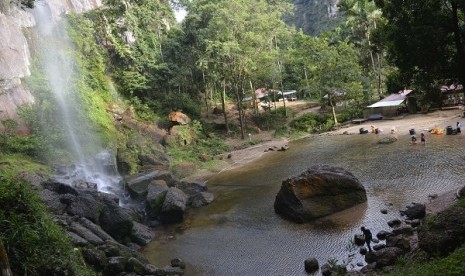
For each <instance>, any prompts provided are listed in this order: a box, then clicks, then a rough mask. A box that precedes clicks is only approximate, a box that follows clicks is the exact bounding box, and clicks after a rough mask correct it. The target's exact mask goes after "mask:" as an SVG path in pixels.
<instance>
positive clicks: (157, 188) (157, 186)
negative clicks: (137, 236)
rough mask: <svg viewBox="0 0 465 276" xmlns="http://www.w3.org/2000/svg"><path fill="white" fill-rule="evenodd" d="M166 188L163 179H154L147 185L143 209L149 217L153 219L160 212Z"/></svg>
mask: <svg viewBox="0 0 465 276" xmlns="http://www.w3.org/2000/svg"><path fill="white" fill-rule="evenodd" d="M168 189H169V188H168V185H167V184H166V182H165V181H164V180H154V181H153V182H151V183H150V185H149V186H148V188H147V197H146V199H145V207H146V208H145V209H146V211H147V216H148V217H149V219H155V218H157V217H158V215H159V214H160V212H161V208H162V206H163V202H164V201H165V196H166V193H167V192H168Z"/></svg>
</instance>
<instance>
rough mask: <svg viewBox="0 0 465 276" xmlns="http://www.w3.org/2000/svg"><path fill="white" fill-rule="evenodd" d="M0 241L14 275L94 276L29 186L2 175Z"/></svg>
mask: <svg viewBox="0 0 465 276" xmlns="http://www.w3.org/2000/svg"><path fill="white" fill-rule="evenodd" d="M2 172H3V171H2ZM0 239H1V240H2V241H3V244H4V246H5V248H6V251H7V254H8V257H9V261H10V265H11V269H12V270H13V273H14V274H16V275H94V273H93V272H92V271H91V270H90V269H89V268H87V267H86V265H85V263H84V261H83V259H82V255H81V254H80V252H79V251H78V250H75V249H74V248H73V246H72V244H71V242H70V240H69V238H68V237H67V236H66V234H65V233H64V232H63V230H62V229H61V228H60V227H59V226H58V225H56V224H55V223H54V222H53V220H52V219H51V218H50V217H49V215H48V213H47V212H46V209H45V206H44V205H43V204H42V203H41V201H40V199H39V197H38V196H37V195H36V194H35V193H34V192H33V191H32V189H31V188H30V187H29V185H27V184H25V183H22V182H17V181H12V180H10V179H8V178H7V177H5V175H3V173H2V174H1V175H0Z"/></svg>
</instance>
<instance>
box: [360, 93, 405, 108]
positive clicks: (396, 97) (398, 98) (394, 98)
mask: <svg viewBox="0 0 465 276" xmlns="http://www.w3.org/2000/svg"><path fill="white" fill-rule="evenodd" d="M412 91H413V90H410V89H409V90H402V91H399V92H398V93H396V94H391V95H389V96H387V97H386V98H384V99H382V100H381V101H379V102H376V103H374V104H372V105H369V106H367V107H369V108H375V107H384V106H398V105H400V104H401V103H403V102H404V101H405V99H406V98H407V95H408V94H410V93H411V92H412Z"/></svg>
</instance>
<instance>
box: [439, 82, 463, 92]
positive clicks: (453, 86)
mask: <svg viewBox="0 0 465 276" xmlns="http://www.w3.org/2000/svg"><path fill="white" fill-rule="evenodd" d="M461 90H463V85H461V84H451V85H443V86H441V92H443V93H447V92H449V93H451V92H457V91H461Z"/></svg>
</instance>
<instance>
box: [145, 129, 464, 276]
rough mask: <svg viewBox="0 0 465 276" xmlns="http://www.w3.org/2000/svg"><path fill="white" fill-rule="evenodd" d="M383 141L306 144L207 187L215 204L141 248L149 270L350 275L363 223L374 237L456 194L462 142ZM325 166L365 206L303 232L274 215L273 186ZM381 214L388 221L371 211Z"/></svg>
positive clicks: (336, 139) (353, 138)
mask: <svg viewBox="0 0 465 276" xmlns="http://www.w3.org/2000/svg"><path fill="white" fill-rule="evenodd" d="M382 136H383V135H379V136H378V135H374V134H368V135H340V136H315V137H309V138H306V139H303V140H300V141H296V142H293V143H291V144H290V149H289V150H288V151H286V152H270V153H267V154H266V155H265V157H264V158H262V159H260V160H259V161H257V162H255V163H252V164H248V165H246V167H244V168H241V169H238V170H234V171H229V172H225V173H222V174H220V175H217V176H215V177H213V178H210V179H209V181H208V184H209V190H210V192H212V193H213V194H214V195H215V201H214V202H213V203H212V204H210V205H209V206H206V207H202V208H199V209H196V210H190V211H189V213H188V214H187V217H186V220H185V222H183V223H182V224H179V225H175V226H169V227H165V228H164V229H161V230H160V231H159V233H158V234H157V238H156V239H155V240H154V241H153V242H152V243H151V244H149V245H148V246H147V247H146V248H144V251H143V254H144V255H145V256H147V258H149V260H150V261H151V262H153V263H154V264H156V265H159V266H164V265H167V264H169V261H170V260H171V259H172V258H175V257H179V258H181V259H183V260H184V261H185V262H186V263H187V269H186V275H306V273H305V271H304V269H303V261H304V260H305V259H306V258H309V257H316V258H317V259H318V261H319V262H320V265H321V264H323V263H325V262H327V261H328V260H330V259H333V258H336V259H338V260H340V263H341V262H345V263H346V264H348V266H347V267H348V268H349V269H350V268H352V269H356V265H355V264H356V263H357V262H360V261H361V260H362V259H361V257H360V254H358V250H357V248H354V247H353V246H351V243H350V240H351V239H352V237H353V235H354V234H356V233H359V232H360V230H359V229H360V227H361V226H362V225H364V226H367V227H368V228H370V229H371V230H372V232H373V234H374V235H375V234H376V233H378V232H379V231H380V230H388V226H387V224H386V222H387V221H389V220H391V219H393V218H398V217H399V214H398V210H399V209H401V208H403V207H405V206H406V205H408V204H409V203H411V202H425V201H427V197H428V195H429V194H434V193H438V194H440V193H442V192H446V191H449V190H451V189H455V188H458V187H461V186H463V176H464V169H465V156H464V149H465V147H464V145H465V135H463V134H462V135H456V136H436V135H429V134H428V135H427V138H428V140H427V145H426V146H422V145H415V146H411V145H409V136H407V135H406V136H399V137H398V138H399V141H397V142H396V143H393V144H390V145H378V144H377V143H376V142H377V141H378V139H379V138H380V137H382ZM315 164H329V165H334V166H340V167H343V168H345V169H347V170H348V171H350V172H352V173H353V174H354V175H355V176H356V177H357V178H358V179H359V180H360V181H361V182H362V184H363V185H364V186H365V188H366V190H367V196H368V201H367V203H364V204H361V205H358V206H356V207H354V208H351V209H349V210H346V211H343V212H341V213H338V214H335V215H332V216H329V217H326V218H323V219H320V220H317V221H314V222H312V223H307V224H295V223H292V222H289V221H286V220H284V219H282V218H281V217H279V216H277V215H276V214H275V213H274V209H273V203H274V199H275V196H276V194H277V193H278V191H279V189H280V187H281V182H282V180H284V179H286V178H287V177H289V176H294V175H297V174H300V173H301V172H302V171H304V170H305V169H306V168H307V167H308V166H311V165H315ZM381 209H387V210H388V214H386V215H383V214H381V213H380V210H381Z"/></svg>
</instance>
